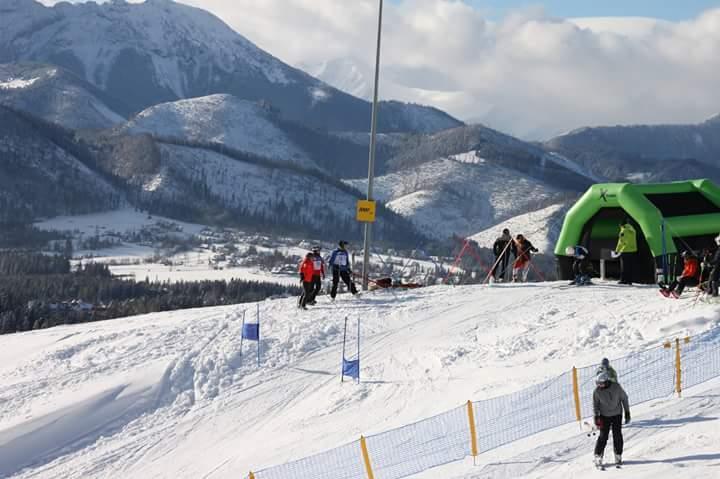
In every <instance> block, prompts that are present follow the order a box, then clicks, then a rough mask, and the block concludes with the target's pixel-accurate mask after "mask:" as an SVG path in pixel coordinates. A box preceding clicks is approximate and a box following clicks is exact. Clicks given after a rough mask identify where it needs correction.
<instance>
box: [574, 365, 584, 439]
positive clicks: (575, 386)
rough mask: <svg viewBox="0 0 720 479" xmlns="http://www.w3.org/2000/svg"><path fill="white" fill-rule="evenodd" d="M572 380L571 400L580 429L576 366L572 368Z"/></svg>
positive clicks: (580, 419) (580, 418)
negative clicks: (573, 402)
mask: <svg viewBox="0 0 720 479" xmlns="http://www.w3.org/2000/svg"><path fill="white" fill-rule="evenodd" d="M572 381H573V400H574V401H575V418H576V419H577V421H578V423H579V424H580V428H581V429H582V416H580V387H579V385H578V375H577V368H576V367H575V366H573V368H572Z"/></svg>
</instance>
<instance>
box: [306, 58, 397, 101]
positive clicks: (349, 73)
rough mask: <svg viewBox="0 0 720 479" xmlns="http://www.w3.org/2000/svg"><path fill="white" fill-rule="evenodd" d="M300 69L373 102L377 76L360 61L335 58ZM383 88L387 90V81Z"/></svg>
mask: <svg viewBox="0 0 720 479" xmlns="http://www.w3.org/2000/svg"><path fill="white" fill-rule="evenodd" d="M299 67H300V69H301V70H303V71H306V72H308V73H309V74H310V75H312V76H314V77H315V78H318V79H320V80H322V81H324V82H325V83H327V84H328V85H331V86H333V87H335V88H337V89H338V90H340V91H344V92H345V93H349V94H351V95H353V96H356V97H358V98H362V99H363V100H368V101H372V98H373V78H374V75H375V74H374V72H373V69H372V68H371V67H369V66H368V65H366V64H365V63H363V62H361V61H359V60H356V59H350V58H335V59H333V60H328V61H324V62H319V63H301V64H300V65H299ZM383 80H385V79H383ZM383 87H384V89H385V90H386V84H385V81H383Z"/></svg>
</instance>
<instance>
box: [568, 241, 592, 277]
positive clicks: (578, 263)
mask: <svg viewBox="0 0 720 479" xmlns="http://www.w3.org/2000/svg"><path fill="white" fill-rule="evenodd" d="M573 255H574V256H575V261H573V266H572V271H573V274H574V275H575V278H574V279H573V280H572V281H571V282H570V284H575V285H578V286H580V285H584V284H590V273H592V265H591V264H590V257H589V256H590V252H589V251H588V250H587V248H585V247H584V246H580V245H578V246H575V248H573Z"/></svg>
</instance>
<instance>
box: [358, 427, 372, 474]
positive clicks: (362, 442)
mask: <svg viewBox="0 0 720 479" xmlns="http://www.w3.org/2000/svg"><path fill="white" fill-rule="evenodd" d="M360 449H361V450H362V455H363V462H365V471H366V472H367V477H368V479H375V475H374V474H373V471H372V466H371V465H370V454H368V449H367V443H366V442H365V436H360Z"/></svg>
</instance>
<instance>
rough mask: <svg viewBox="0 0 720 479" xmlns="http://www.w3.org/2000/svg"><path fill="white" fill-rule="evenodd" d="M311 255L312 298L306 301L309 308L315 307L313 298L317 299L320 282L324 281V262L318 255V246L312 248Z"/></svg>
mask: <svg viewBox="0 0 720 479" xmlns="http://www.w3.org/2000/svg"><path fill="white" fill-rule="evenodd" d="M312 254H313V258H312V260H313V277H312V284H313V291H312V297H311V298H310V300H309V301H308V304H309V305H311V306H314V305H315V298H317V295H318V293H320V290H321V289H322V280H324V279H325V260H323V257H322V256H321V255H320V247H319V246H313V249H312Z"/></svg>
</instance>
